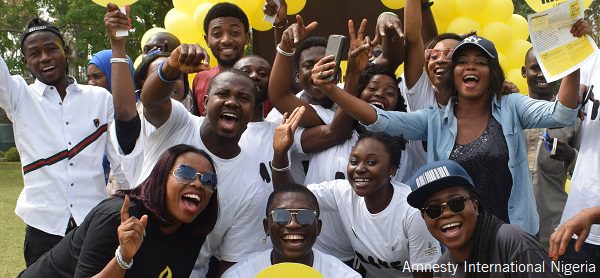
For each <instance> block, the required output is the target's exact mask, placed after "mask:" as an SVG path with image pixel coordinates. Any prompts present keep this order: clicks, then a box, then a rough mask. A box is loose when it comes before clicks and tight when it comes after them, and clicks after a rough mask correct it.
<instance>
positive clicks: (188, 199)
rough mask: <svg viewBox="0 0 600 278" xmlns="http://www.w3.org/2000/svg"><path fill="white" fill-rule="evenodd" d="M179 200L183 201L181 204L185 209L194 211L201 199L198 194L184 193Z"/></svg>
mask: <svg viewBox="0 0 600 278" xmlns="http://www.w3.org/2000/svg"><path fill="white" fill-rule="evenodd" d="M181 200H182V201H183V205H184V206H185V208H186V209H187V210H189V211H191V212H195V211H197V210H198V208H199V207H200V202H201V201H202V198H200V196H199V195H198V194H194V193H188V194H184V195H183V196H182V197H181Z"/></svg>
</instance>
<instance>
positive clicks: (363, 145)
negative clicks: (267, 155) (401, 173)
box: [347, 138, 398, 197]
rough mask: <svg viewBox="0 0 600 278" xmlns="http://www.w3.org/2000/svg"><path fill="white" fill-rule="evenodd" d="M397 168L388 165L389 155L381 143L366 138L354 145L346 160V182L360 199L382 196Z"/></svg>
mask: <svg viewBox="0 0 600 278" xmlns="http://www.w3.org/2000/svg"><path fill="white" fill-rule="evenodd" d="M397 169H398V167H397V166H392V165H390V155H389V153H388V151H387V150H386V148H385V146H384V144H383V143H381V142H380V141H378V140H377V139H374V138H366V139H363V140H360V141H358V142H357V143H356V145H355V146H354V148H352V152H351V153H350V159H349V160H348V167H347V171H348V177H349V178H348V181H349V182H350V185H351V186H352V189H354V192H355V193H356V194H357V195H358V196H361V197H366V196H370V195H371V196H376V195H378V194H383V193H385V192H386V189H387V188H388V187H389V185H390V177H391V176H392V175H394V174H396V170H397Z"/></svg>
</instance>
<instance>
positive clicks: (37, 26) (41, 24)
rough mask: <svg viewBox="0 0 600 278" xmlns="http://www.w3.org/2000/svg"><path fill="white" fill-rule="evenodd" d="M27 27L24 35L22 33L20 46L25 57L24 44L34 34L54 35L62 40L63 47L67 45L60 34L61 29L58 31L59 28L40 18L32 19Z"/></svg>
mask: <svg viewBox="0 0 600 278" xmlns="http://www.w3.org/2000/svg"><path fill="white" fill-rule="evenodd" d="M32 25H33V26H32ZM27 26H28V27H27V28H25V31H23V33H21V35H20V36H19V44H20V46H21V53H22V54H23V55H25V51H23V42H25V39H26V38H27V36H29V35H30V34H31V33H33V32H38V31H46V32H51V33H54V34H55V35H57V36H58V37H59V38H60V41H61V42H62V43H63V46H64V45H65V39H64V38H63V36H62V34H61V33H60V29H58V27H56V26H54V25H50V23H48V22H46V21H44V20H42V19H39V18H34V19H32V20H31V21H30V22H29V24H28V25H27Z"/></svg>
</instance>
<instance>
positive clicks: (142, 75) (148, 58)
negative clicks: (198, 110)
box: [133, 51, 190, 96]
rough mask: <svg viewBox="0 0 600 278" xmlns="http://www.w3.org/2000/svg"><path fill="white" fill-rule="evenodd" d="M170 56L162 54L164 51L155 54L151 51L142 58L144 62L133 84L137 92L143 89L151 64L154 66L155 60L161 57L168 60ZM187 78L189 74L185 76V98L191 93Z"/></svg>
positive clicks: (136, 73)
mask: <svg viewBox="0 0 600 278" xmlns="http://www.w3.org/2000/svg"><path fill="white" fill-rule="evenodd" d="M169 56H171V53H169V52H162V51H155V52H154V51H150V52H148V54H146V55H144V56H142V62H140V64H139V65H138V67H137V68H136V69H135V73H134V74H133V84H134V85H135V89H136V90H141V89H142V81H144V80H146V79H147V78H148V68H149V67H150V64H152V62H154V60H156V59H158V58H160V57H166V58H168V57H169ZM187 77H188V75H187V73H184V74H183V87H184V96H187V95H188V94H189V91H190V81H189V80H188V78H187Z"/></svg>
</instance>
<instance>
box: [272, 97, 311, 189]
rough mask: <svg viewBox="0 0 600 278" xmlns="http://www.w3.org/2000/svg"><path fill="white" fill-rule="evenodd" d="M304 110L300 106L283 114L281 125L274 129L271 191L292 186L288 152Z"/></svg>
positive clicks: (292, 180) (292, 179)
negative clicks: (289, 113)
mask: <svg viewBox="0 0 600 278" xmlns="http://www.w3.org/2000/svg"><path fill="white" fill-rule="evenodd" d="M304 111H305V108H304V107H303V106H300V107H298V108H296V109H294V111H293V112H292V113H291V115H290V116H289V117H288V113H284V114H283V120H282V122H281V124H280V125H279V126H278V127H277V128H276V129H275V134H274V135H273V160H272V161H271V170H272V172H273V189H277V188H280V187H282V186H285V185H288V184H293V183H294V178H293V177H292V175H291V173H290V160H289V158H288V151H289V150H290V148H291V147H292V144H293V143H294V133H295V132H296V129H297V128H298V125H299V124H300V120H301V119H302V115H304Z"/></svg>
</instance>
